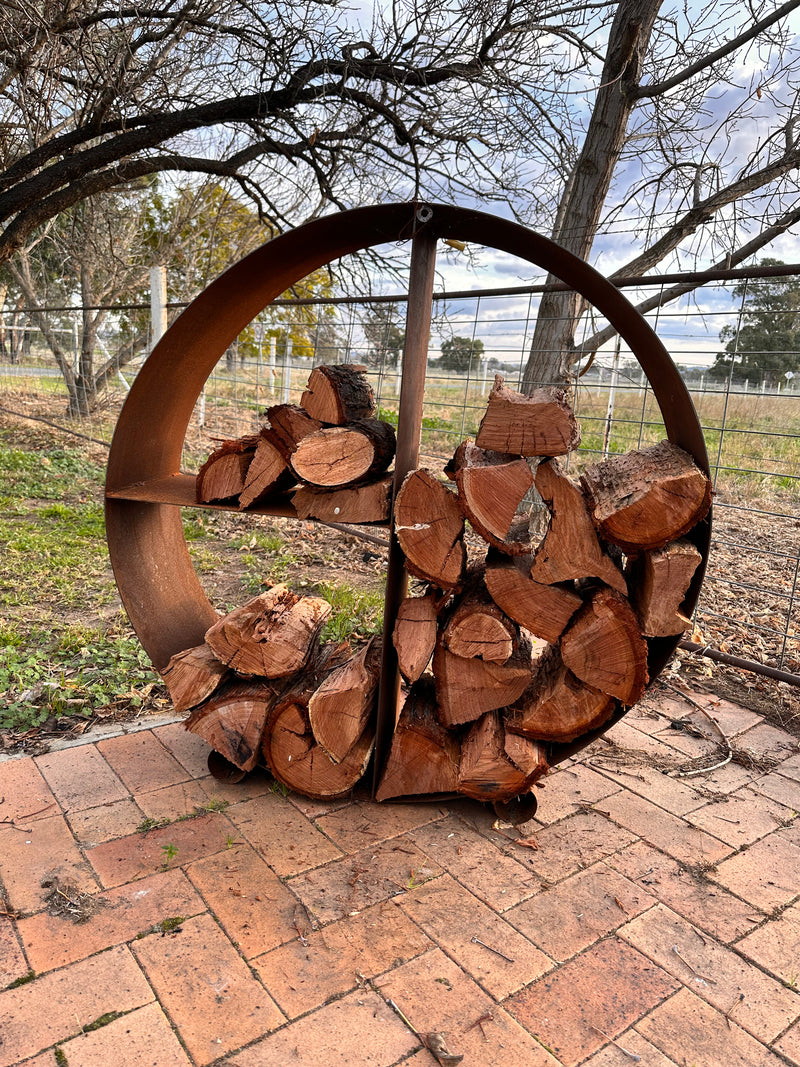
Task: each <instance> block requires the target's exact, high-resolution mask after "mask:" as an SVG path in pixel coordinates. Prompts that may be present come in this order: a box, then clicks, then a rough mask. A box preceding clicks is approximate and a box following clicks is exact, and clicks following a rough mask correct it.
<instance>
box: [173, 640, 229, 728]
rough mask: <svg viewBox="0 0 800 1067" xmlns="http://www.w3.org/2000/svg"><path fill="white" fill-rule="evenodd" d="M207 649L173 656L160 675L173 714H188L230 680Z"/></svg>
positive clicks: (197, 648)
mask: <svg viewBox="0 0 800 1067" xmlns="http://www.w3.org/2000/svg"><path fill="white" fill-rule="evenodd" d="M230 673H231V672H230V670H229V669H228V668H227V667H226V666H225V664H224V663H221V662H220V661H219V660H218V659H217V657H216V656H215V655H214V653H213V652H212V651H211V649H210V648H209V646H208V645H205V644H203V645H198V646H197V647H196V648H187V649H186V650H185V651H183V652H177V653H176V654H175V655H174V656H173V657H172V658H171V659H170V661H169V663H168V664H167V665H166V667H165V668H164V670H163V671H161V677H162V678H163V679H164V684H165V685H166V687H167V689H168V690H169V695H170V697H171V698H172V706H173V707H174V708H175V710H176V711H188V710H189V709H190V708H194V707H197V705H198V704H202V703H203V701H204V700H206V699H207V698H208V697H210V696H211V694H212V693H213V692H214V690H215V689H217V688H218V687H219V686H220V685H221V684H222V682H224V681H225V680H226V679H227V678H228V677H229V676H230Z"/></svg>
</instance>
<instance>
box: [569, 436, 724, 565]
mask: <svg viewBox="0 0 800 1067" xmlns="http://www.w3.org/2000/svg"><path fill="white" fill-rule="evenodd" d="M581 484H582V485H583V488H584V490H585V492H586V496H587V499H588V502H589V506H590V509H591V514H592V518H593V520H594V523H595V525H596V527H597V529H598V530H599V531H600V533H601V535H602V536H603V537H604V538H605V539H606V540H607V541H610V542H612V543H613V544H615V545H619V547H620V548H622V549H624V550H626V551H628V550H633V551H636V550H638V549H644V548H663V547H664V546H665V545H666V544H667V543H668V542H669V541H674V540H676V539H677V538H679V537H682V536H683V534H685V533H688V531H689V530H691V529H692V527H693V526H696V525H697V523H698V522H700V520H701V519H703V518H705V516H706V515H707V514H708V511H709V509H710V507H711V482H710V481H709V479H708V478H707V477H706V475H705V474H704V473H703V472H702V471H701V470H700V468H699V467H698V466H697V464H696V463H695V462H694V460H693V459H692V457H691V456H690V455H689V453H688V452H684V450H683V449H682V448H679V447H678V446H677V445H674V444H672V442H671V441H661V442H660V443H659V444H657V445H651V446H650V448H643V449H641V450H638V451H631V452H625V453H623V454H622V455H619V456H612V457H611V458H610V459H607V460H604V461H603V462H602V463H598V464H596V465H595V466H593V467H589V468H588V469H587V470H586V471H584V473H583V474H582V475H581Z"/></svg>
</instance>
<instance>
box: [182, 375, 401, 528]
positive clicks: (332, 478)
mask: <svg viewBox="0 0 800 1067" xmlns="http://www.w3.org/2000/svg"><path fill="white" fill-rule="evenodd" d="M364 370H365V368H364V367H361V366H356V365H354V364H341V365H335V366H322V367H317V368H316V369H315V370H313V371H312V372H311V376H310V378H309V380H308V387H307V388H306V390H305V392H304V393H303V395H302V397H301V398H300V405H299V407H298V406H297V405H296V404H277V405H275V406H274V407H271V408H269V409H268V410H267V419H268V422H269V425H268V426H266V427H264V429H262V430H261V432H260V433H258V434H253V435H250V436H247V437H241V438H239V439H237V440H235V441H224V442H223V443H222V444H221V445H220V447H219V448H218V449H216V450H215V451H214V452H212V453H211V455H210V456H209V457H208V459H207V460H206V462H205V463H204V464H203V466H202V467H201V468H200V471H199V473H198V475H197V500H198V503H212V502H225V503H236V504H237V505H238V507H239V508H241V509H246V508H253V507H257V506H258V505H260V504H263V503H268V502H270V501H274V500H275V498H276V497H277V496H280V495H282V494H285V493H287V492H289V491H291V490H293V491H292V492H291V500H292V503H293V504H294V507H295V510H296V511H297V514H298V516H299V517H300V518H301V519H321V520H322V521H325V522H332V521H334V520H335V521H338V522H385V521H387V520H388V518H389V511H390V507H391V504H390V498H391V477H390V476H389V475H387V474H386V471H387V470H388V469H389V466H390V464H391V462H392V460H393V459H394V453H395V446H396V440H395V433H394V429H393V428H392V426H390V425H389V423H387V422H383V421H381V420H380V419H376V418H375V394H374V393H373V391H372V387H371V386H370V384H369V382H368V380H367V377H366V375H365V374H364ZM298 485H299V488H294V487H296V486H298Z"/></svg>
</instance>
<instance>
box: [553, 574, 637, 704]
mask: <svg viewBox="0 0 800 1067" xmlns="http://www.w3.org/2000/svg"><path fill="white" fill-rule="evenodd" d="M561 655H562V658H563V660H564V664H565V665H566V666H567V667H568V668H569V670H571V671H572V673H573V674H575V675H577V677H578V678H580V680H581V681H582V682H585V683H586V684H587V685H589V686H591V687H592V688H593V689H599V690H600V691H601V692H603V693H607V694H608V695H609V696H614V697H616V698H617V699H618V700H619V701H620V703H622V704H623V705H625V706H626V707H630V705H631V704H635V703H636V701H637V700H638V699H639V697H640V696H641V695H642V693H643V692H644V689H645V686H646V685H647V643H646V642H645V640H644V638H643V637H642V635H641V633H640V632H639V623H638V620H637V618H636V616H635V615H634V613H633V609H632V608H631V606H630V604H629V603H628V601H627V600H626V599H625V597H623V596H620V595H619V593H615V592H613V591H612V590H610V589H599V590H597V592H595V593H594V594H593V595H592V598H591V600H589V601H588V603H586V604H584V606H583V607H582V608H581V610H580V611H579V612H578V613H577V615H576V616H575V618H574V619H573V621H572V622H571V623H570V625H569V627H568V628H567V629H566V631H565V632H564V635H563V636H562V638H561Z"/></svg>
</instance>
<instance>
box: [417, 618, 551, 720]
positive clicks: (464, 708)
mask: <svg viewBox="0 0 800 1067" xmlns="http://www.w3.org/2000/svg"><path fill="white" fill-rule="evenodd" d="M433 676H434V678H435V679H436V701H437V711H438V715H439V721H440V722H441V723H442V725H444V726H458V725H459V724H460V723H465V722H472V721H473V720H474V719H477V718H479V717H480V716H481V715H483V713H484V712H486V711H494V710H495V709H496V708H505V707H508V705H509V704H513V703H514V701H515V700H518V699H519V698H520V697H521V696H522V694H523V693H524V692H525V689H526V688H527V687H528V684H529V682H530V680H531V642H530V641H529V640H528V639H526V638H525V636H524V635H520V637H519V639H518V641H517V647H516V648H515V649H514V652H513V654H512V656H511V657H510V658H509V659H508V660H507V661H506V662H505V663H487V662H485V661H484V660H482V659H464V658H463V657H461V656H456V655H454V654H453V653H452V652H448V650H447V648H445V645H444V641H443V640H442V638H441V637H440V639H439V642H438V644H437V647H436V651H435V653H434V656H433Z"/></svg>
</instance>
